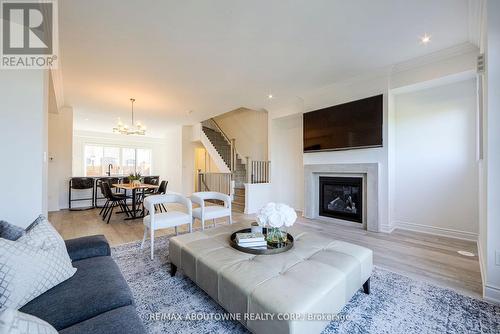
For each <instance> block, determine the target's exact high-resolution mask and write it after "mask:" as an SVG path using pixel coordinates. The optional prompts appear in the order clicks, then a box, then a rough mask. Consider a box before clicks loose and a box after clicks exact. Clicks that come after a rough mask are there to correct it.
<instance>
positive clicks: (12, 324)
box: [0, 308, 57, 334]
mask: <svg viewBox="0 0 500 334" xmlns="http://www.w3.org/2000/svg"><path fill="white" fill-rule="evenodd" d="M0 333H6V334H57V331H56V330H55V328H54V327H52V326H51V325H49V324H48V323H47V322H45V321H43V320H42V319H40V318H37V317H35V316H33V315H30V314H26V313H22V312H19V311H17V310H14V309H11V308H4V309H2V310H0Z"/></svg>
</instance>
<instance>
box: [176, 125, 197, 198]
mask: <svg viewBox="0 0 500 334" xmlns="http://www.w3.org/2000/svg"><path fill="white" fill-rule="evenodd" d="M181 147H182V158H181V160H180V162H182V176H181V178H182V190H181V192H182V193H183V194H184V195H186V196H190V195H191V194H192V193H193V192H194V191H195V175H196V172H195V150H196V148H197V147H198V144H196V143H195V142H194V141H193V126H183V127H182V144H181Z"/></svg>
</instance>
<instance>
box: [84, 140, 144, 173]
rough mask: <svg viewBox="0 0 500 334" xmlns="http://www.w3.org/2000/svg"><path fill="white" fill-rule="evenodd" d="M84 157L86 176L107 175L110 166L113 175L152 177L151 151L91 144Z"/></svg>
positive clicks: (86, 148)
mask: <svg viewBox="0 0 500 334" xmlns="http://www.w3.org/2000/svg"><path fill="white" fill-rule="evenodd" d="M84 155H85V158H84V170H85V176H103V175H107V172H108V167H109V166H110V165H111V166H112V167H111V175H129V174H131V173H140V174H141V175H151V155H152V154H151V150H150V149H145V148H130V147H116V146H103V145H95V144H91V145H90V144H89V145H85V150H84Z"/></svg>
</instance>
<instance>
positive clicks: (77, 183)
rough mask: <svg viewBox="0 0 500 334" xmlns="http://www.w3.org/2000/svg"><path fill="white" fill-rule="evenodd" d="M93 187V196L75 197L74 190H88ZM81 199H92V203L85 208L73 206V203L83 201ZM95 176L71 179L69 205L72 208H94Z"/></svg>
mask: <svg viewBox="0 0 500 334" xmlns="http://www.w3.org/2000/svg"><path fill="white" fill-rule="evenodd" d="M87 189H92V197H85V198H76V199H74V198H73V192H72V191H73V190H87ZM81 201H91V205H90V206H88V207H84V208H72V207H71V203H73V202H81ZM94 202H95V197H94V178H92V177H72V178H71V179H70V180H69V195H68V207H69V209H70V210H89V209H93V208H94Z"/></svg>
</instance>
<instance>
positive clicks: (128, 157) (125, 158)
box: [122, 148, 136, 175]
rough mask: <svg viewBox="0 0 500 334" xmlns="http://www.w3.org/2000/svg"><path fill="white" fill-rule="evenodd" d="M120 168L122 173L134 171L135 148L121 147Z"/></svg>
mask: <svg viewBox="0 0 500 334" xmlns="http://www.w3.org/2000/svg"><path fill="white" fill-rule="evenodd" d="M122 168H123V174H125V175H129V174H132V173H135V172H136V170H135V149H133V148H123V149H122Z"/></svg>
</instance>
